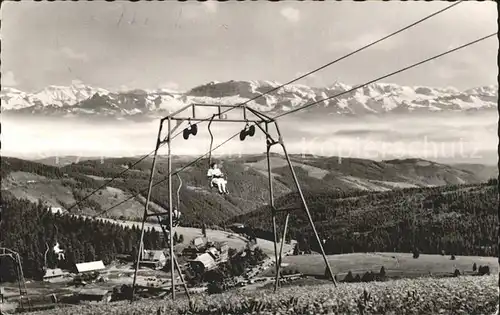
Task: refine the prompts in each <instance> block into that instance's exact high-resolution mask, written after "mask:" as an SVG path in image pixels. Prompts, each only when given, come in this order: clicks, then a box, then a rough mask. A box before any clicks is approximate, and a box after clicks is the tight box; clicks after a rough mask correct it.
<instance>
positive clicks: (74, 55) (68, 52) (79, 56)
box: [61, 47, 89, 61]
mask: <svg viewBox="0 0 500 315" xmlns="http://www.w3.org/2000/svg"><path fill="white" fill-rule="evenodd" d="M61 52H62V53H63V55H64V56H65V57H66V58H69V59H74V60H81V61H88V60H89V59H88V57H87V54H85V53H78V52H75V51H74V50H73V49H71V48H69V47H63V48H62V49H61Z"/></svg>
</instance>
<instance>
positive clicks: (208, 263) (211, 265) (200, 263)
mask: <svg viewBox="0 0 500 315" xmlns="http://www.w3.org/2000/svg"><path fill="white" fill-rule="evenodd" d="M189 264H190V265H191V268H192V269H193V270H194V271H196V272H199V273H204V272H207V271H209V270H212V269H215V268H217V263H216V262H215V259H214V258H213V257H212V255H210V254H209V253H204V254H201V255H200V256H198V257H196V258H195V259H193V260H191V261H190V262H189Z"/></svg>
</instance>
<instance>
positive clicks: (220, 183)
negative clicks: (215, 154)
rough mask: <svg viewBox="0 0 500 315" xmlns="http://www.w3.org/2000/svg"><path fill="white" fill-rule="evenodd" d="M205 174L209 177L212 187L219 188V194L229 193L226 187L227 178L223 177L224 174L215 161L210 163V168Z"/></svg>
mask: <svg viewBox="0 0 500 315" xmlns="http://www.w3.org/2000/svg"><path fill="white" fill-rule="evenodd" d="M207 176H208V178H209V179H210V185H211V186H212V187H214V186H215V187H217V188H219V193H221V194H229V192H228V191H227V188H226V184H227V180H225V179H224V174H222V171H221V170H220V168H219V166H218V165H217V163H212V164H210V168H209V169H208V172H207Z"/></svg>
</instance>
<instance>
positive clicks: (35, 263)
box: [0, 194, 166, 281]
mask: <svg viewBox="0 0 500 315" xmlns="http://www.w3.org/2000/svg"><path fill="white" fill-rule="evenodd" d="M1 219H2V221H1V224H0V235H1V241H0V243H1V246H2V247H7V248H9V249H11V250H14V251H16V252H18V253H19V255H20V257H21V261H22V265H23V270H24V276H25V277H26V278H33V279H41V278H42V277H43V274H44V271H43V269H44V264H45V263H44V260H45V259H44V253H45V251H46V250H47V247H49V251H48V252H47V266H46V267H47V268H56V267H59V268H63V269H68V270H73V271H74V270H75V263H81V262H87V261H94V260H102V261H103V262H104V264H109V263H110V262H111V261H113V260H114V259H115V256H116V255H117V254H135V253H136V248H137V243H138V239H139V236H140V231H139V230H138V229H135V227H134V228H124V227H122V226H119V225H116V224H112V223H103V222H100V221H92V220H90V219H83V218H81V217H74V216H68V215H60V214H53V213H52V212H51V211H49V210H48V208H47V207H46V206H44V205H43V203H32V202H29V201H27V200H19V199H14V198H11V197H9V196H8V195H7V194H2V218H1ZM56 242H58V243H59V245H60V247H61V249H63V250H64V251H65V260H63V261H58V260H57V257H55V254H54V253H53V251H52V247H53V246H54V245H55V244H56ZM144 246H145V248H151V249H160V248H162V247H164V246H166V244H163V242H162V240H161V239H160V237H159V233H156V232H155V231H154V230H150V231H146V233H145V236H144ZM134 257H135V256H134ZM1 266H2V268H0V281H14V280H16V273H15V269H14V268H13V267H14V266H13V263H12V260H11V259H10V258H2V260H1Z"/></svg>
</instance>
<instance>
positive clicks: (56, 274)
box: [43, 268, 68, 282]
mask: <svg viewBox="0 0 500 315" xmlns="http://www.w3.org/2000/svg"><path fill="white" fill-rule="evenodd" d="M66 275H68V273H67V272H64V271H63V270H62V269H59V268H56V269H47V270H46V271H45V275H44V276H43V281H46V282H58V281H61V280H63V278H64V276H66Z"/></svg>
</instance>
